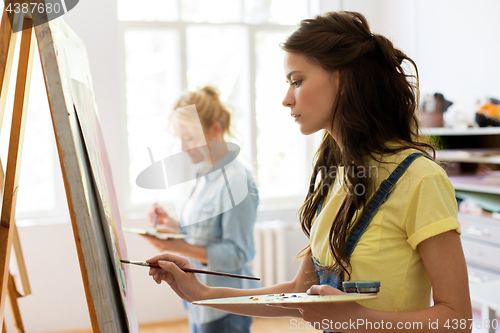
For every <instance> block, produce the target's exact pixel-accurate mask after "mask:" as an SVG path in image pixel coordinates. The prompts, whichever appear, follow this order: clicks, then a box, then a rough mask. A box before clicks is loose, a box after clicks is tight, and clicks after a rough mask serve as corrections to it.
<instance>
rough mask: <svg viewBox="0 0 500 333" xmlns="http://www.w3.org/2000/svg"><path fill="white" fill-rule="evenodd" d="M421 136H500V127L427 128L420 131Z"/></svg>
mask: <svg viewBox="0 0 500 333" xmlns="http://www.w3.org/2000/svg"><path fill="white" fill-rule="evenodd" d="M420 134H422V135H436V136H463V135H497V134H500V127H471V128H467V129H455V128H449V127H425V128H421V129H420Z"/></svg>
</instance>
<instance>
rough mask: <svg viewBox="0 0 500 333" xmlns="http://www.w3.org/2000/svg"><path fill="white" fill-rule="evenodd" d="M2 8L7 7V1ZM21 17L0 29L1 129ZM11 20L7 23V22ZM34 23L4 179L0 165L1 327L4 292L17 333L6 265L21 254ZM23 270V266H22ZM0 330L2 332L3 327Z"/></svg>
mask: <svg viewBox="0 0 500 333" xmlns="http://www.w3.org/2000/svg"><path fill="white" fill-rule="evenodd" d="M5 5H6V6H7V5H8V1H6V3H5ZM19 18H20V15H19V14H15V13H11V14H10V15H8V14H7V12H5V11H4V13H3V16H2V22H1V26H0V45H1V46H2V47H3V49H4V50H5V51H6V52H5V53H2V54H1V55H0V56H1V59H0V61H1V63H2V65H3V66H2V67H1V70H0V84H1V88H0V126H1V123H2V120H3V113H4V109H5V104H6V99H7V91H8V83H9V79H10V71H11V68H12V60H13V55H14V51H15V44H16V39H17V34H13V33H12V29H11V26H13V25H14V24H17V23H18V22H19ZM9 21H10V23H9ZM32 26H33V21H32V20H31V19H30V18H24V20H23V27H26V30H23V32H22V39H21V49H20V55H19V67H18V74H17V81H16V91H15V97H14V110H13V115H12V129H11V136H10V144H9V152H8V158H7V170H6V174H5V180H4V172H3V168H2V167H1V166H0V176H1V177H0V181H1V183H2V184H3V191H2V192H3V193H2V209H1V215H0V218H1V224H0V244H1V246H0V295H1V299H0V325H3V322H4V317H3V313H4V309H5V302H6V296H7V293H8V294H9V299H10V305H11V308H12V312H13V316H14V325H15V327H16V329H17V330H18V332H24V327H23V324H22V319H21V314H20V311H19V306H18V304H17V298H18V297H20V296H22V295H20V294H19V293H18V292H17V289H16V286H15V283H14V279H13V277H12V275H11V274H10V272H9V263H10V256H11V249H12V246H13V245H15V246H16V247H17V248H18V250H17V251H16V253H17V255H18V256H22V252H20V247H19V246H20V243H19V238H18V236H17V231H16V228H15V222H14V221H15V205H16V200H17V187H18V182H19V171H20V162H21V152H22V142H23V138H24V128H25V123H26V121H25V118H26V117H25V115H26V109H27V100H28V96H29V84H30V79H31V66H32V63H33V49H34V47H33V46H34V45H33V41H34V39H33V38H32V30H33V28H32ZM11 145H12V147H11ZM22 269H24V267H22ZM2 331H5V327H3V329H2Z"/></svg>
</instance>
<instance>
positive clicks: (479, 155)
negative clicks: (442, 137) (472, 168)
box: [436, 149, 500, 185]
mask: <svg viewBox="0 0 500 333" xmlns="http://www.w3.org/2000/svg"><path fill="white" fill-rule="evenodd" d="M436 160H438V161H442V162H463V163H486V164H500V149H447V150H436ZM499 185H500V184H499Z"/></svg>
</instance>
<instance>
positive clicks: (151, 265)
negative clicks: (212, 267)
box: [120, 259, 260, 280]
mask: <svg viewBox="0 0 500 333" xmlns="http://www.w3.org/2000/svg"><path fill="white" fill-rule="evenodd" d="M120 261H121V262H122V263H124V264H132V265H139V266H146V267H151V268H161V267H160V265H158V264H156V263H147V262H144V261H130V260H124V259H120ZM179 268H180V269H181V270H182V271H184V272H186V273H200V274H211V275H219V276H227V277H232V278H237V279H249V280H260V278H258V277H254V276H248V275H238V274H230V273H220V272H214V271H205V270H202V269H194V268H182V267H179Z"/></svg>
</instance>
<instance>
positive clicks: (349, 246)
mask: <svg viewBox="0 0 500 333" xmlns="http://www.w3.org/2000/svg"><path fill="white" fill-rule="evenodd" d="M420 156H423V157H427V158H429V159H430V157H429V156H427V155H425V154H423V153H413V154H411V155H408V156H407V157H406V158H405V159H404V160H403V162H401V163H400V164H399V165H398V166H397V167H396V169H395V170H394V171H393V172H392V173H391V175H390V176H389V177H388V178H387V179H385V180H384V181H382V183H381V184H380V187H379V188H378V190H377V192H375V195H374V196H373V197H372V199H371V200H370V202H369V203H368V207H367V209H366V211H365V213H364V215H363V216H362V217H361V220H360V222H359V223H358V225H357V226H356V228H354V229H353V230H352V232H351V234H350V235H349V237H348V239H347V242H346V244H345V247H344V253H345V255H346V256H347V258H350V257H351V255H352V253H353V252H354V248H355V247H356V245H357V244H358V241H359V239H360V238H361V236H363V233H364V232H365V231H366V229H367V228H368V225H369V224H370V222H371V221H372V219H373V217H374V216H375V214H377V211H378V209H379V208H380V206H382V204H383V203H384V202H386V201H387V198H389V195H390V194H391V192H392V190H393V189H394V186H396V183H397V181H398V180H399V178H401V176H402V175H403V174H404V173H405V171H406V170H407V169H408V167H409V166H410V165H411V164H412V163H413V161H415V160H416V159H417V158H418V157H420ZM322 205H323V202H320V204H319V207H318V212H317V214H316V217H317V216H318V215H319V213H320V212H321V207H322ZM312 260H313V262H314V267H315V270H316V277H317V278H318V281H319V284H320V285H323V284H327V285H329V286H331V287H334V288H337V289H339V290H341V291H342V281H343V276H340V277H338V276H336V275H335V274H334V273H332V274H330V275H328V274H326V275H325V270H324V268H325V267H324V266H322V265H320V264H319V263H318V261H317V260H316V259H315V258H314V257H312ZM321 270H323V271H321ZM324 332H325V333H326V332H327V331H324Z"/></svg>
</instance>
